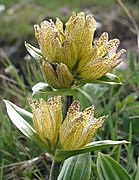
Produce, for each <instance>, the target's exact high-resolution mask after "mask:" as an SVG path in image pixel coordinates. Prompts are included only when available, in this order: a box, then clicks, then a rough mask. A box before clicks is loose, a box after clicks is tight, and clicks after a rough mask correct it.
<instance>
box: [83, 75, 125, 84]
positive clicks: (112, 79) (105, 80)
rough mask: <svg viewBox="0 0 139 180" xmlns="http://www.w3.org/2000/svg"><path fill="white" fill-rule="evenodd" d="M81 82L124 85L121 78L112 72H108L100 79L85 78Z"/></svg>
mask: <svg viewBox="0 0 139 180" xmlns="http://www.w3.org/2000/svg"><path fill="white" fill-rule="evenodd" d="M81 83H83V84H85V83H93V84H110V85H116V84H117V85H122V83H121V81H120V79H119V78H118V77H117V76H116V75H115V74H112V73H107V74H105V75H104V76H103V77H101V78H100V79H94V80H83V81H82V82H81Z"/></svg>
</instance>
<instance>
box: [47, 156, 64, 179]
mask: <svg viewBox="0 0 139 180" xmlns="http://www.w3.org/2000/svg"><path fill="white" fill-rule="evenodd" d="M60 164H61V162H57V161H55V160H54V159H53V161H52V165H51V170H50V177H49V180H57V177H58V175H59V168H60Z"/></svg>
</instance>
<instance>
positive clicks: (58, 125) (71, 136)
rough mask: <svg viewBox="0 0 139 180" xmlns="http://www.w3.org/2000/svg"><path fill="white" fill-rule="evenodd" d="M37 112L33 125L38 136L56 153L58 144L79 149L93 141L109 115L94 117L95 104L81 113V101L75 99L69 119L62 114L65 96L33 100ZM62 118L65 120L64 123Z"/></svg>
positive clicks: (32, 106) (69, 148)
mask: <svg viewBox="0 0 139 180" xmlns="http://www.w3.org/2000/svg"><path fill="white" fill-rule="evenodd" d="M29 103H30V106H31V108H32V112H33V125H34V129H35V130H36V132H37V134H38V136H39V137H40V139H41V140H42V141H43V143H44V144H45V145H46V146H47V149H48V152H50V153H52V154H54V152H55V150H56V147H57V143H58V141H59V143H58V144H60V147H61V148H62V149H65V150H71V149H78V148H80V147H83V146H85V145H86V144H87V143H89V142H90V141H91V139H92V137H93V135H94V134H95V132H96V130H97V129H98V128H99V127H101V126H102V124H103V122H104V120H105V119H106V116H102V117H100V118H98V119H96V118H94V106H91V107H89V108H86V109H85V110H84V111H83V112H79V110H80V104H79V102H78V101H74V102H73V103H72V104H71V106H70V108H69V110H68V112H67V116H66V118H65V119H63V117H62V103H61V97H60V96H57V97H54V98H50V99H49V100H48V101H47V102H46V101H44V100H43V99H40V102H38V101H36V100H30V101H29ZM62 120H64V121H63V123H62Z"/></svg>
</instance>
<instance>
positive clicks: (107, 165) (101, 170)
mask: <svg viewBox="0 0 139 180" xmlns="http://www.w3.org/2000/svg"><path fill="white" fill-rule="evenodd" d="M97 170H98V175H99V178H100V180H106V179H107V180H112V179H117V180H121V179H124V180H132V178H131V177H130V175H129V174H128V173H127V171H126V170H125V169H124V168H123V167H122V166H121V165H120V164H119V163H118V162H117V161H115V160H114V159H112V158H111V157H109V156H108V155H105V154H102V153H99V154H98V159H97Z"/></svg>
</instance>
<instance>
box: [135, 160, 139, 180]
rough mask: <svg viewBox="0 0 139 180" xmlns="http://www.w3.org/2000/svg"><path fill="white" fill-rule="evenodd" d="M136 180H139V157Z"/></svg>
mask: <svg viewBox="0 0 139 180" xmlns="http://www.w3.org/2000/svg"><path fill="white" fill-rule="evenodd" d="M135 180H139V157H138V168H137V173H136V177H135Z"/></svg>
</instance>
